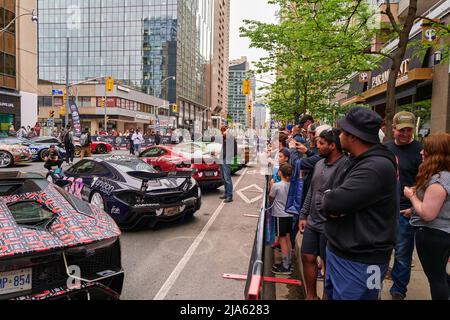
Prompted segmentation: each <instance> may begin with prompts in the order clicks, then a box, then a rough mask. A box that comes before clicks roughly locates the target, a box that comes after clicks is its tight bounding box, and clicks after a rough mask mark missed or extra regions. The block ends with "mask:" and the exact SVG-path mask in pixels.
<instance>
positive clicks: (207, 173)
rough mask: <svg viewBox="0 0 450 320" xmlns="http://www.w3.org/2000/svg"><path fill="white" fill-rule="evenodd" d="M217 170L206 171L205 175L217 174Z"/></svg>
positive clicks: (212, 175)
mask: <svg viewBox="0 0 450 320" xmlns="http://www.w3.org/2000/svg"><path fill="white" fill-rule="evenodd" d="M215 173H216V172H215V171H205V176H206V177H214V175H215Z"/></svg>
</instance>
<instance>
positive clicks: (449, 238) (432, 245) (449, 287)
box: [416, 227, 450, 300]
mask: <svg viewBox="0 0 450 320" xmlns="http://www.w3.org/2000/svg"><path fill="white" fill-rule="evenodd" d="M416 247H417V253H418V254H419V259H420V263H421V264H422V267H423V271H424V272H425V274H426V276H427V278H428V282H429V283H430V290H431V298H432V299H433V300H449V299H450V276H449V275H448V274H447V271H446V268H447V263H448V259H449V256H450V233H446V232H444V231H440V230H437V229H431V228H426V227H420V228H417V229H416Z"/></svg>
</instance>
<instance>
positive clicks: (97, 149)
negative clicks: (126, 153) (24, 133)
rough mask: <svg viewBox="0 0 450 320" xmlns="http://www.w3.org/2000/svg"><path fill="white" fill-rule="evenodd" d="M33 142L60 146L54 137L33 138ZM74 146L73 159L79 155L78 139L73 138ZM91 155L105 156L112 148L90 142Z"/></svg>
mask: <svg viewBox="0 0 450 320" xmlns="http://www.w3.org/2000/svg"><path fill="white" fill-rule="evenodd" d="M33 141H35V142H38V143H51V144H56V145H61V142H60V141H59V139H58V138H55V137H38V138H33ZM74 145H75V157H77V158H78V157H80V154H81V145H80V143H79V139H78V138H76V137H74ZM91 150H92V153H95V154H106V153H110V152H111V151H112V146H111V145H110V144H109V143H107V142H101V141H92V144H91Z"/></svg>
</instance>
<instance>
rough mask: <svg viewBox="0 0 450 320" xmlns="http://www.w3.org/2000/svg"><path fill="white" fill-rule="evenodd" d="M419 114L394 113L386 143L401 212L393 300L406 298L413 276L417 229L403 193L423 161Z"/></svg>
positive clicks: (392, 273) (413, 179)
mask: <svg viewBox="0 0 450 320" xmlns="http://www.w3.org/2000/svg"><path fill="white" fill-rule="evenodd" d="M415 128H416V117H415V116H414V114H413V113H411V112H406V111H402V112H399V113H397V114H396V115H395V116H394V121H393V129H392V131H393V136H394V140H393V141H389V142H387V143H386V147H387V148H388V149H389V150H390V151H392V152H393V153H394V154H395V156H396V157H397V159H398V165H399V176H400V188H399V190H398V192H399V196H400V215H399V229H398V233H397V243H396V245H395V261H394V266H393V268H392V272H391V276H392V281H393V282H394V283H393V285H392V288H391V290H390V292H391V296H392V299H393V300H403V299H405V297H406V292H407V286H408V284H409V280H410V278H411V262H412V256H413V252H414V229H413V227H412V226H411V225H410V224H409V221H410V218H411V215H412V204H411V202H410V201H409V199H408V198H406V197H405V195H404V194H403V190H404V189H405V187H411V186H413V185H414V184H415V179H416V176H417V173H418V171H419V166H420V165H421V163H422V156H421V155H420V152H421V151H422V145H421V144H420V143H419V142H418V141H415V140H414V129H415Z"/></svg>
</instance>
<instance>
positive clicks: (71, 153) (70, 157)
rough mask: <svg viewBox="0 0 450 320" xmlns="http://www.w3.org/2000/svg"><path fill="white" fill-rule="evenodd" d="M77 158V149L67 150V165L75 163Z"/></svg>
mask: <svg viewBox="0 0 450 320" xmlns="http://www.w3.org/2000/svg"><path fill="white" fill-rule="evenodd" d="M74 156H75V149H69V148H67V149H66V163H67V164H69V163H73V158H74Z"/></svg>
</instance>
